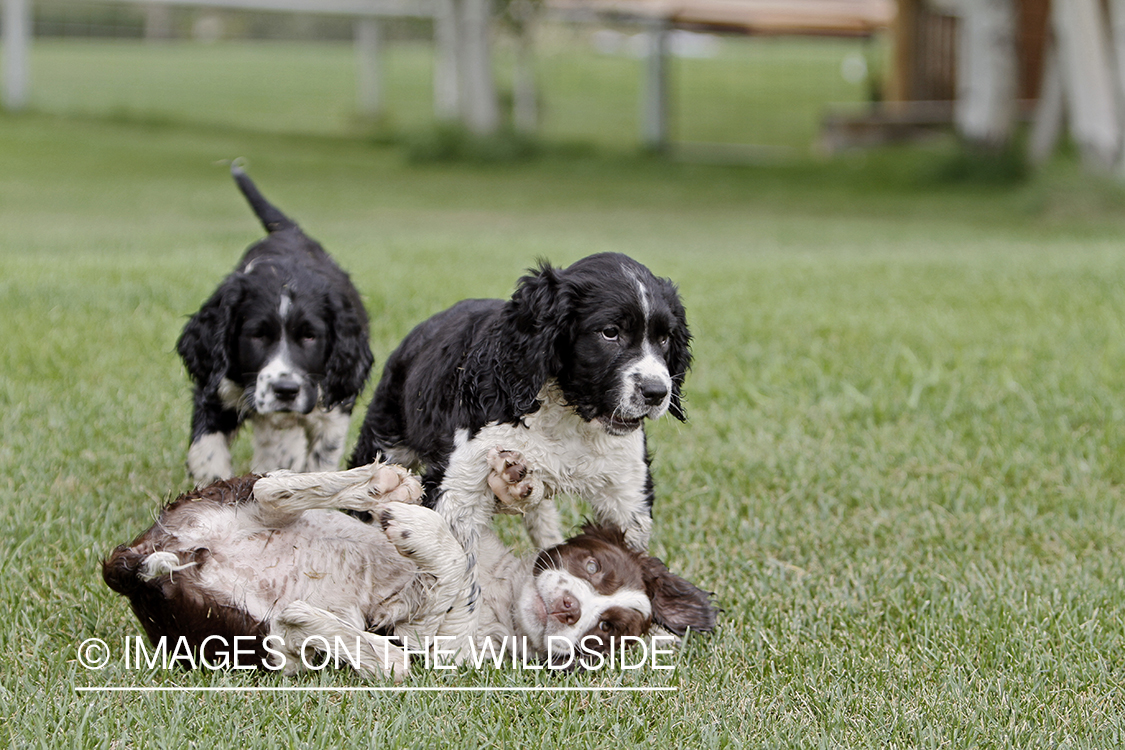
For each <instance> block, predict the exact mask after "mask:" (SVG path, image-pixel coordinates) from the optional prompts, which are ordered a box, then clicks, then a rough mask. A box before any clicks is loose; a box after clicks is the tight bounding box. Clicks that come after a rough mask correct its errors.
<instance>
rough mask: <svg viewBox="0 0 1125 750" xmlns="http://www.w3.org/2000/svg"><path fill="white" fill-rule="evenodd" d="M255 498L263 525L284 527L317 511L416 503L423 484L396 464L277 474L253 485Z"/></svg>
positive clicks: (263, 478) (368, 508) (364, 509)
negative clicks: (385, 503) (393, 503)
mask: <svg viewBox="0 0 1125 750" xmlns="http://www.w3.org/2000/svg"><path fill="white" fill-rule="evenodd" d="M254 498H255V499H256V500H257V501H258V504H259V505H260V506H261V509H262V512H263V519H262V520H263V523H266V524H267V525H270V526H281V525H284V524H286V523H289V522H291V521H292V520H293V519H294V518H296V517H297V516H299V515H300V514H301V513H304V512H305V511H306V510H313V509H315V508H343V509H345V510H359V511H367V510H372V509H373V508H374V507H375V506H376V505H378V504H379V503H382V502H389V501H398V502H402V503H412V504H417V503H418V502H419V501H420V500H421V499H422V484H421V482H419V481H418V478H417V477H416V476H414V475H413V474H411V473H410V472H409V471H407V470H406V469H404V468H402V467H401V466H395V465H394V464H380V463H373V464H368V465H367V466H357V467H356V468H354V469H349V470H347V471H325V472H315V473H311V474H294V473H293V472H289V471H275V472H273V473H272V474H268V475H266V476H264V477H262V478H261V479H259V480H258V481H257V482H256V483H255V484H254Z"/></svg>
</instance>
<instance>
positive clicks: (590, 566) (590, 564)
mask: <svg viewBox="0 0 1125 750" xmlns="http://www.w3.org/2000/svg"><path fill="white" fill-rule="evenodd" d="M586 572H587V573H589V574H590V575H594V574H595V573H597V572H598V561H597V560H595V559H594V558H592V557H591V558H590V559H589V560H587V561H586Z"/></svg>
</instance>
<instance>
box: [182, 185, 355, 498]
mask: <svg viewBox="0 0 1125 750" xmlns="http://www.w3.org/2000/svg"><path fill="white" fill-rule="evenodd" d="M231 173H232V175H233V176H234V179H235V181H236V182H237V183H238V187H239V188H240V189H241V190H242V193H243V195H245V196H246V199H247V200H248V201H249V202H250V206H251V207H252V208H253V209H254V213H256V214H257V216H258V218H259V219H260V220H261V222H262V224H263V225H264V226H265V228H266V231H267V232H268V235H267V236H266V237H265V239H263V240H261V241H259V242H257V243H255V244H254V245H252V246H251V247H250V248H249V249H248V250H247V251H246V254H245V255H244V256H243V257H242V260H241V261H240V262H239V264H238V267H237V268H235V270H234V272H233V273H231V274H230V275H229V276H227V277H226V279H224V280H223V282H222V284H221V285H220V286H219V288H218V289H217V290H216V291H215V293H214V294H213V295H212V296H211V298H210V299H209V300H207V301H206V302H205V303H203V307H202V308H201V309H200V310H199V312H197V313H196V314H195V315H193V316H192V318H191V320H189V321H188V323H187V325H186V326H184V330H183V334H182V335H181V336H180V340H179V342H178V344H177V349H178V350H179V353H180V356H181V357H182V358H183V361H184V365H186V367H187V371H188V374H189V375H190V376H191V379H192V381H193V382H194V384H195V394H194V410H193V412H192V419H191V446H190V448H189V449H188V461H187V463H188V470H189V471H190V473H191V476H192V479H193V480H194V481H195V484H196V486H197V487H202V486H205V485H207V484H210V483H211V482H213V481H215V480H216V479H225V478H227V477H230V476H233V475H234V471H233V469H232V467H231V457H230V442H231V439H232V438H233V437H234V434H235V432H236V431H237V430H238V428H239V427H240V426H241V425H242V423H243V422H244V421H245V420H247V419H249V420H250V422H251V423H252V424H253V427H254V457H253V461H252V463H251V471H254V472H258V473H263V472H266V471H272V470H274V469H291V470H293V471H330V470H333V469H336V468H337V467H338V466H339V463H340V458H341V457H342V456H343V453H344V441H345V439H346V436H347V430H348V423H349V421H350V419H351V412H352V408H353V407H354V405H355V400H356V397H357V396H358V395H359V394H360V392H361V391H362V390H363V386H364V385H365V384H366V382H367V377H368V374H369V373H370V371H371V363H372V361H373V357H372V355H371V347H370V344H369V342H368V329H367V312H366V311H365V310H364V307H363V302H362V300H361V299H360V296H359V292H357V291H356V289H355V287H354V286H353V285H352V282H351V279H349V278H348V275H347V274H346V273H345V272H344V271H342V270H341V269H340V267H339V266H337V265H336V263H335V262H334V261H333V260H332V258H331V257H330V256H329V255H328V253H327V252H325V251H324V248H322V247H321V246H320V245H319V244H318V243H317V242H316V241H314V240H312V239H310V238H309V237H308V236H306V235H305V233H304V232H302V231H301V229H300V227H298V226H297V225H296V224H295V223H294V222H293V221H292V220H290V219H289V218H288V217H286V216H285V214H283V213H281V211H279V210H278V209H277V208H275V207H274V206H273V205H271V204H270V203H269V202H268V201H267V200H266V199H265V198H264V197H263V196H262V194H261V193H260V192H258V189H257V188H256V187H255V186H254V183H253V182H251V180H250V178H249V177H247V176H246V174H245V173H244V172H243V171H242V170H241V169H240V168H239V167H237V166H234V167H232V168H231Z"/></svg>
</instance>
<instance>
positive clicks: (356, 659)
mask: <svg viewBox="0 0 1125 750" xmlns="http://www.w3.org/2000/svg"><path fill="white" fill-rule="evenodd" d="M270 635H275V636H277V637H279V638H280V639H281V640H282V642H283V643H284V646H283V651H282V653H283V654H284V656H285V672H286V674H293V673H295V672H299V671H301V670H302V669H319V668H320V667H321V666H322V665H324V664H327V663H329V662H332V663H338V662H340V661H344V662H346V663H348V664H349V665H350V666H351V667H352V668H353V669H355V670H356V671H357V672H359V673H360V674H364V675H367V676H369V677H391V678H392V679H393V680H394V681H395V682H402V679H403V677H404V676H405V675H406V672H407V671H408V670H409V668H410V663H409V661H408V659H407V657H406V654H405V653H403V651H402V649H401V648H399V647H398V646H396V645H395V644H394V639H392V638H388V637H387V636H382V635H376V634H374V633H368V632H367V631H366V630H362V629H360V628H357V627H355V626H354V625H352V624H351V623H349V622H347V621H346V620H344V619H343V618H340V617H337V616H336V615H334V614H332V613H331V612H329V611H328V610H326V609H319V608H317V607H313V606H311V605H310V604H307V603H306V602H303V601H296V602H293V603H292V604H290V605H289V606H288V607H286V608H285V609H283V610H282V611H281V612H280V613H279V614H278V615H276V616H275V617H274V618H273V620H272V621H271V623H270ZM317 652H320V653H319V654H318V653H317Z"/></svg>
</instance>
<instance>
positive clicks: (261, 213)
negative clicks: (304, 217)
mask: <svg viewBox="0 0 1125 750" xmlns="http://www.w3.org/2000/svg"><path fill="white" fill-rule="evenodd" d="M230 174H231V176H232V177H234V181H235V182H236V183H238V189H239V190H241V191H242V194H243V195H245V196H246V200H247V201H249V202H250V207H251V208H252V209H254V213H255V214H257V216H258V219H259V220H260V221H261V222H262V226H264V227H265V228H266V231H267V232H270V233H273V232H279V231H281V230H283V229H293V228H295V227H296V226H297V224H296V222H294V221H293V220H292V219H290V218H289V217H288V216H286V215H285V214H283V213H281V211H280V210H278V208H277V206H275V205H273V204H272V203H270V202H269V201H268V200H266V198H265V196H264V195H262V194H261V192H259V191H258V186H257V185H255V184H254V181H253V180H251V179H250V178H249V177H248V176H247V175H246V172H244V171H243V169H242V167H240V166H238V165H237V164H232V165H231V167H230Z"/></svg>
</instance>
